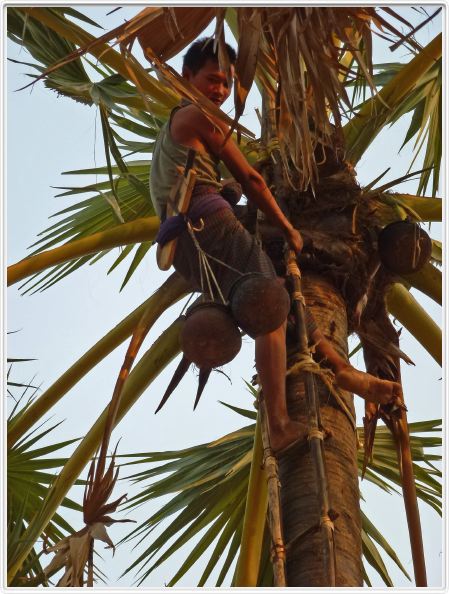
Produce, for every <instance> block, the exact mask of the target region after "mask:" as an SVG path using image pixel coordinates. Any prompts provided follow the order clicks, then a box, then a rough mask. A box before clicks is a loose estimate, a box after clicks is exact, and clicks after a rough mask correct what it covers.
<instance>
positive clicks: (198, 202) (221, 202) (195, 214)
mask: <svg viewBox="0 0 449 594" xmlns="http://www.w3.org/2000/svg"><path fill="white" fill-rule="evenodd" d="M223 208H232V207H231V205H230V204H229V202H228V201H227V200H225V199H224V198H223V196H222V195H221V194H219V193H218V192H217V193H205V194H200V195H199V196H196V197H195V200H194V201H193V202H192V204H191V206H190V208H189V210H188V211H187V214H178V215H175V216H173V217H169V218H168V219H165V221H164V222H163V223H161V226H160V227H159V231H158V234H157V236H156V239H155V240H154V241H155V243H158V244H159V245H160V246H161V247H162V246H164V245H165V244H166V243H167V242H169V241H171V240H172V239H175V238H176V237H179V235H181V233H182V232H183V231H185V230H186V229H187V219H189V220H190V221H192V223H193V224H195V223H197V222H198V221H199V220H200V219H201V218H205V217H208V216H210V215H211V214H213V213H214V212H217V211H218V210H221V209H223Z"/></svg>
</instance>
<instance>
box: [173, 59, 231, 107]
mask: <svg viewBox="0 0 449 594" xmlns="http://www.w3.org/2000/svg"><path fill="white" fill-rule="evenodd" d="M183 76H184V78H186V79H187V80H188V81H189V82H190V83H192V85H193V86H194V87H196V88H197V89H198V91H200V92H201V93H203V95H205V96H206V97H207V98H208V99H210V100H211V101H212V102H213V103H215V105H218V107H220V105H222V104H223V103H224V102H225V101H226V99H227V98H228V97H229V95H230V93H231V89H230V87H228V81H227V79H226V73H225V72H223V70H220V67H219V66H218V62H215V61H214V60H208V61H207V62H206V63H205V64H204V66H203V67H202V68H200V69H199V70H198V72H197V73H196V74H193V73H192V71H191V70H190V69H189V68H187V67H186V68H184V71H183ZM231 76H234V66H232V65H231Z"/></svg>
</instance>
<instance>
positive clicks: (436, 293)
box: [402, 262, 443, 305]
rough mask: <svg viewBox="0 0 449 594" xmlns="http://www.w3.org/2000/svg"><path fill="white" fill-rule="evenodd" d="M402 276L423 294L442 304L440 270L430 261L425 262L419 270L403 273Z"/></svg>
mask: <svg viewBox="0 0 449 594" xmlns="http://www.w3.org/2000/svg"><path fill="white" fill-rule="evenodd" d="M402 278H403V279H404V280H405V281H406V283H408V284H409V285H411V286H412V287H414V288H415V289H418V290H419V291H421V292H422V293H424V295H427V296H428V297H430V298H431V299H433V300H434V301H436V302H437V303H438V304H439V305H441V304H442V293H443V279H442V274H441V271H440V270H438V268H436V266H433V265H432V264H431V263H430V262H428V263H427V264H425V266H423V268H421V270H419V271H418V272H414V273H413V274H404V275H403V276H402Z"/></svg>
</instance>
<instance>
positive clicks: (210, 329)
mask: <svg viewBox="0 0 449 594" xmlns="http://www.w3.org/2000/svg"><path fill="white" fill-rule="evenodd" d="M180 342H181V348H182V351H183V353H184V354H185V356H186V357H187V359H189V361H192V363H195V365H196V366H197V367H200V368H205V367H206V368H212V367H219V366H220V365H224V364H225V363H229V361H232V359H233V358H234V357H235V356H236V355H237V353H238V352H239V350H240V347H241V346H242V339H241V336H240V332H239V329H238V327H237V324H236V323H235V321H234V320H233V319H232V316H231V314H230V312H229V309H228V308H227V307H226V306H225V305H222V304H220V303H213V302H211V301H207V302H201V303H198V304H195V305H193V306H192V307H191V308H189V309H188V311H187V315H186V322H185V324H184V327H183V329H182V331H181V336H180Z"/></svg>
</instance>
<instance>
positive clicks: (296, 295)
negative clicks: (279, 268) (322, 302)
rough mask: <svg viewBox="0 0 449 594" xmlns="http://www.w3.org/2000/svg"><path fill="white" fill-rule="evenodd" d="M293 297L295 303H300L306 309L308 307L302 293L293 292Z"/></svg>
mask: <svg viewBox="0 0 449 594" xmlns="http://www.w3.org/2000/svg"><path fill="white" fill-rule="evenodd" d="M291 297H292V299H293V300H294V301H300V302H301V303H302V304H303V305H304V307H305V306H306V300H305V299H304V295H303V294H302V293H301V291H292V293H291Z"/></svg>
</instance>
